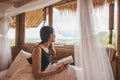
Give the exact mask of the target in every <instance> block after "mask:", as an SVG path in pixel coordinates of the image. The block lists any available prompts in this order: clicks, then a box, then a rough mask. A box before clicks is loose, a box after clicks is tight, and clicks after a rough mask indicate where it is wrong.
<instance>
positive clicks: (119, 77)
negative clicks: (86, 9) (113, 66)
mask: <svg viewBox="0 0 120 80" xmlns="http://www.w3.org/2000/svg"><path fill="white" fill-rule="evenodd" d="M117 10H118V29H117V30H118V32H117V52H118V56H117V75H116V76H117V79H116V80H120V0H118V9H117Z"/></svg>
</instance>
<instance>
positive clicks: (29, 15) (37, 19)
mask: <svg viewBox="0 0 120 80" xmlns="http://www.w3.org/2000/svg"><path fill="white" fill-rule="evenodd" d="M114 1H116V0H93V6H94V7H95V8H97V7H102V6H103V5H105V4H110V3H113V2H114ZM53 7H54V8H57V9H58V10H60V11H62V12H65V11H72V12H76V9H77V0H62V1H60V2H58V3H55V4H53ZM25 18H26V23H25V24H26V27H27V28H28V27H37V26H38V25H39V24H40V23H41V22H42V21H43V20H44V11H43V9H39V10H35V11H30V12H26V16H25ZM11 26H12V27H15V26H16V19H15V18H13V23H12V24H11Z"/></svg>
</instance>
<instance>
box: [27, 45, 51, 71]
mask: <svg viewBox="0 0 120 80" xmlns="http://www.w3.org/2000/svg"><path fill="white" fill-rule="evenodd" d="M40 48H41V47H40ZM41 54H42V58H41V71H44V70H45V69H46V68H47V66H48V65H49V63H50V62H51V61H52V56H51V55H50V54H49V53H47V52H46V51H45V50H44V49H43V48H41ZM27 61H28V62H29V63H30V64H32V58H31V57H30V58H27Z"/></svg>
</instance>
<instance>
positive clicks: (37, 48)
mask: <svg viewBox="0 0 120 80" xmlns="http://www.w3.org/2000/svg"><path fill="white" fill-rule="evenodd" d="M36 52H37V53H38V52H41V47H40V46H39V45H36V46H35V47H34V48H33V50H32V53H36Z"/></svg>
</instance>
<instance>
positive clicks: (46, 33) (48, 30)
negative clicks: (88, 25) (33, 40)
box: [40, 26, 56, 56]
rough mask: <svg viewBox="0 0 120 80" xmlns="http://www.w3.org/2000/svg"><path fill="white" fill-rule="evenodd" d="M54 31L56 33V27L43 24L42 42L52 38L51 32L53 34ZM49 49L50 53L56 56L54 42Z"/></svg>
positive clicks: (41, 31)
mask: <svg viewBox="0 0 120 80" xmlns="http://www.w3.org/2000/svg"><path fill="white" fill-rule="evenodd" d="M53 33H54V29H53V28H52V27H51V26H43V27H42V28H41V29H40V38H41V42H40V44H42V43H45V42H47V41H48V40H49V38H50V34H53ZM49 50H50V51H49V52H50V54H51V55H52V56H55V54H56V52H55V49H54V47H53V44H50V46H49Z"/></svg>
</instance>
